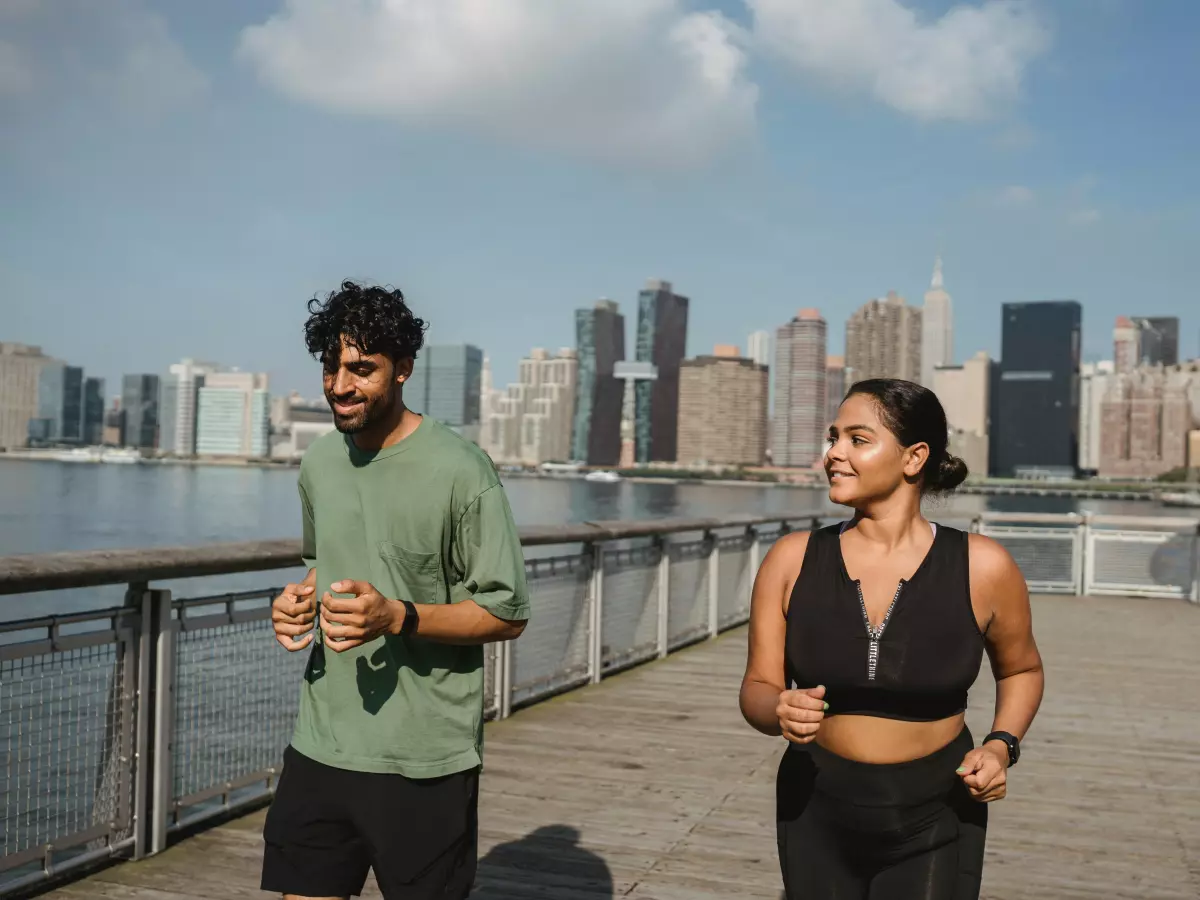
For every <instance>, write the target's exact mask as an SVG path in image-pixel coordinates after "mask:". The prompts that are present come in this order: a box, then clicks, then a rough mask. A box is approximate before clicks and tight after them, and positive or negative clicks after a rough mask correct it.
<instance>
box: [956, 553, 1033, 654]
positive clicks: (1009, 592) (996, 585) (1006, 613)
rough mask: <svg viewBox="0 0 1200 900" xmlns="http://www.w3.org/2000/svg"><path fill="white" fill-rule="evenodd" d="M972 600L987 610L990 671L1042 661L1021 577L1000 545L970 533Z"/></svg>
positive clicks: (1014, 563) (1027, 595)
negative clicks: (988, 613) (1034, 636)
mask: <svg viewBox="0 0 1200 900" xmlns="http://www.w3.org/2000/svg"><path fill="white" fill-rule="evenodd" d="M968 547H969V553H970V566H971V594H972V601H973V602H974V605H975V606H977V607H982V608H984V609H986V610H989V611H990V615H989V618H988V625H987V629H986V631H985V632H984V639H985V640H986V642H987V650H988V656H989V657H990V658H991V661H992V672H993V674H994V675H995V676H996V678H1005V677H1007V676H1009V675H1015V674H1017V673H1018V672H1027V671H1029V670H1031V669H1036V668H1039V667H1040V666H1041V664H1042V660H1041V655H1040V654H1039V653H1038V648H1037V643H1036V642H1035V641H1034V638H1033V611H1032V609H1031V608H1030V605H1029V588H1028V586H1027V585H1026V584H1025V576H1024V575H1022V574H1021V570H1020V569H1019V568H1018V567H1017V564H1016V561H1015V560H1014V559H1013V558H1012V556H1011V555H1010V554H1009V552H1008V551H1007V550H1005V549H1004V547H1003V546H1002V545H1000V544H999V543H997V542H996V541H994V540H992V539H991V538H989V537H984V536H983V535H981V534H972V535H970V541H969V544H968Z"/></svg>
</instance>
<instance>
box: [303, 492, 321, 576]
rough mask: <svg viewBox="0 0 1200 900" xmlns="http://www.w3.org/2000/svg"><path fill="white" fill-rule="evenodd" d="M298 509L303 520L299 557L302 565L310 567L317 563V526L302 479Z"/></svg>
mask: <svg viewBox="0 0 1200 900" xmlns="http://www.w3.org/2000/svg"><path fill="white" fill-rule="evenodd" d="M300 511H301V514H302V516H303V520H304V531H303V537H302V538H301V540H300V557H301V558H302V559H303V560H304V565H305V566H306V567H307V568H309V569H312V568H315V567H316V565H317V526H316V521H315V519H314V518H313V508H312V502H311V501H310V500H309V499H308V491H306V490H305V489H304V482H303V481H301V482H300Z"/></svg>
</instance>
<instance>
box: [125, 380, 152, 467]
mask: <svg viewBox="0 0 1200 900" xmlns="http://www.w3.org/2000/svg"><path fill="white" fill-rule="evenodd" d="M158 393H159V391H158V376H157V375H126V376H125V377H124V378H123V379H121V409H122V410H123V411H124V413H125V446H126V447H137V448H139V449H150V448H152V447H155V446H157V442H158Z"/></svg>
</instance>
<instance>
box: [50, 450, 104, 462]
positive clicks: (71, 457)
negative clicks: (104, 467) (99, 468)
mask: <svg viewBox="0 0 1200 900" xmlns="http://www.w3.org/2000/svg"><path fill="white" fill-rule="evenodd" d="M100 454H101V448H100V447H72V448H71V449H70V450H59V451H57V452H56V453H55V454H54V459H56V460H58V461H59V462H69V463H98V462H100Z"/></svg>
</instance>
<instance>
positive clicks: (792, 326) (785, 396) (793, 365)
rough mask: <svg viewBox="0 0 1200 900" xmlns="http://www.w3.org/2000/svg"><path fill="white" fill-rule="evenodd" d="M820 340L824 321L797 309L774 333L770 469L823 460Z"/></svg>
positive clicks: (812, 312) (824, 361)
mask: <svg viewBox="0 0 1200 900" xmlns="http://www.w3.org/2000/svg"><path fill="white" fill-rule="evenodd" d="M826 339H827V326H826V324H825V320H824V319H823V318H821V313H820V312H819V311H817V310H815V309H802V310H800V312H799V313H797V314H796V317H795V318H794V319H792V321H790V322H788V323H787V324H786V325H781V326H780V327H779V328H778V329H777V330H776V332H775V414H774V419H773V425H772V428H773V431H772V435H771V452H772V462H773V463H774V465H776V466H795V467H802V468H809V467H811V466H814V465H816V464H818V463H819V462H820V460H821V457H822V456H823V455H824V451H825V433H826V431H827V430H828V426H829V423H828V422H827V421H826V419H827V413H828V405H827V403H828V401H827V383H826V364H827V359H828V354H827V353H826V352H825V348H826Z"/></svg>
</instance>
